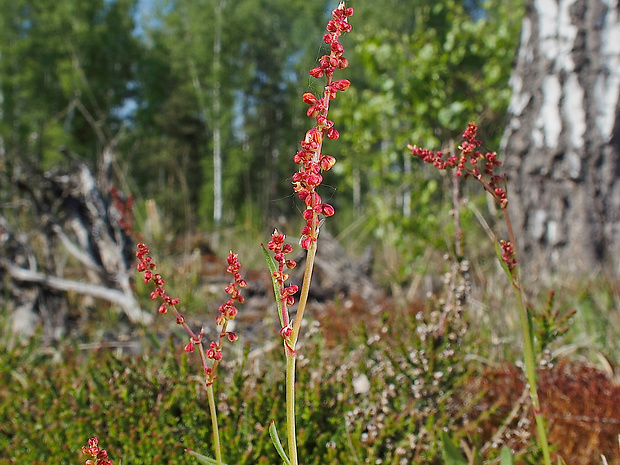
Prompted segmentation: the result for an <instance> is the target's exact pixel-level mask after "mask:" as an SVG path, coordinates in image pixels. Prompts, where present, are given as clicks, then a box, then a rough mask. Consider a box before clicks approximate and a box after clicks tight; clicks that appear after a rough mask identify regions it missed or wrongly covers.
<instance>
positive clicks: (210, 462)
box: [185, 449, 226, 465]
mask: <svg viewBox="0 0 620 465" xmlns="http://www.w3.org/2000/svg"><path fill="white" fill-rule="evenodd" d="M185 452H187V453H188V454H189V455H191V456H193V457H195V458H196V460H198V461H199V462H200V463H203V464H204V465H217V460H215V459H212V458H211V457H207V456H206V455H202V454H199V453H198V452H196V451H193V450H191V449H185ZM223 465H226V464H223Z"/></svg>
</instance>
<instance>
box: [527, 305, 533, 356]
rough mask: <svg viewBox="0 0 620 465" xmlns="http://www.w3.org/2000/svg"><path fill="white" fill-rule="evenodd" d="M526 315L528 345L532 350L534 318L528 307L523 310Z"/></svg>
mask: <svg viewBox="0 0 620 465" xmlns="http://www.w3.org/2000/svg"><path fill="white" fill-rule="evenodd" d="M525 311H526V313H527V326H528V329H529V331H530V343H531V344H532V348H533V347H534V317H533V316H532V310H531V309H530V308H529V307H526V309H525Z"/></svg>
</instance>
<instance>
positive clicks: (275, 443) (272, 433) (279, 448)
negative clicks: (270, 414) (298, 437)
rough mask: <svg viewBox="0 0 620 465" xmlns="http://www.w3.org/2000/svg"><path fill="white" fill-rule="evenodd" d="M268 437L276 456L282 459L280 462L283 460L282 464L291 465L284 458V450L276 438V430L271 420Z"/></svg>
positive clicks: (286, 458)
mask: <svg viewBox="0 0 620 465" xmlns="http://www.w3.org/2000/svg"><path fill="white" fill-rule="evenodd" d="M269 436H271V442H272V443H273V446H274V447H275V448H276V450H277V451H278V454H280V457H282V460H284V463H285V464H286V465H291V461H290V460H289V458H288V457H287V456H286V452H284V448H283V447H282V443H281V442H280V438H279V436H278V430H277V429H276V423H275V422H274V421H273V420H271V423H270V425H269Z"/></svg>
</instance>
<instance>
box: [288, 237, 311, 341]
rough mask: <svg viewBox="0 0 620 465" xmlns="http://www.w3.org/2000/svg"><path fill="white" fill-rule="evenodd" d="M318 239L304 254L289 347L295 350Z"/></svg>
mask: <svg viewBox="0 0 620 465" xmlns="http://www.w3.org/2000/svg"><path fill="white" fill-rule="evenodd" d="M317 243H318V241H315V242H314V243H313V244H312V247H310V249H308V254H307V255H306V269H305V271H304V281H303V283H302V285H301V294H300V295H299V306H298V307H297V314H296V315H295V323H294V324H293V332H292V333H291V338H290V339H291V347H292V349H293V350H295V345H297V338H298V337H299V330H300V329H301V321H302V320H303V319H304V312H305V311H306V304H307V303H308V294H309V293H310V281H311V280H312V270H314V260H315V258H316V249H317Z"/></svg>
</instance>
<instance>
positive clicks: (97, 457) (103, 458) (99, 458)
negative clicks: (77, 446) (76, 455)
mask: <svg viewBox="0 0 620 465" xmlns="http://www.w3.org/2000/svg"><path fill="white" fill-rule="evenodd" d="M82 453H83V454H84V455H88V456H89V457H92V458H93V459H94V460H90V459H89V460H87V461H86V465H113V464H112V460H110V459H109V458H108V453H107V451H106V450H105V449H99V439H98V438H90V439H89V440H88V447H86V446H83V447H82Z"/></svg>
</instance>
